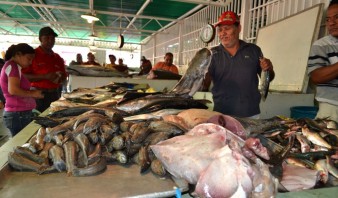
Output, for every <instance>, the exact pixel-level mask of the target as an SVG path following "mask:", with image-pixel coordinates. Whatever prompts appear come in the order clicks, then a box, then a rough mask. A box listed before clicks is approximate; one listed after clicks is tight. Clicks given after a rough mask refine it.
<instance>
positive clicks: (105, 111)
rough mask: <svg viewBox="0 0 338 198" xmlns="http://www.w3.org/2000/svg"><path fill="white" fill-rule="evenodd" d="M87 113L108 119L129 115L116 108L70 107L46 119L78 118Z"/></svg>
mask: <svg viewBox="0 0 338 198" xmlns="http://www.w3.org/2000/svg"><path fill="white" fill-rule="evenodd" d="M88 111H91V112H95V113H99V114H102V115H107V116H108V117H110V118H111V116H112V115H114V113H115V114H119V115H120V116H128V115H129V114H128V113H127V112H125V111H122V110H119V109H116V108H108V107H104V108H103V107H94V106H83V107H71V108H67V109H63V110H60V111H56V112H53V113H50V114H49V115H48V117H51V118H63V117H68V116H78V115H81V114H84V113H86V112H88Z"/></svg>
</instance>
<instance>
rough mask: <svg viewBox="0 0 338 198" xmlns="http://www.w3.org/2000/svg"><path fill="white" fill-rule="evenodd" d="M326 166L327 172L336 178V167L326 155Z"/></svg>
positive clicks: (337, 175)
mask: <svg viewBox="0 0 338 198" xmlns="http://www.w3.org/2000/svg"><path fill="white" fill-rule="evenodd" d="M326 166H327V170H328V171H329V173H331V175H333V176H334V177H335V178H337V179H338V169H337V168H336V167H335V166H334V164H333V162H332V160H331V159H330V157H329V156H326Z"/></svg>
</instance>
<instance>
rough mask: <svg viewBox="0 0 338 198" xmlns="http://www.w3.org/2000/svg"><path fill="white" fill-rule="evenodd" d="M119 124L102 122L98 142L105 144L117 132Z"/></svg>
mask: <svg viewBox="0 0 338 198" xmlns="http://www.w3.org/2000/svg"><path fill="white" fill-rule="evenodd" d="M119 129H120V128H119V126H118V125H117V124H115V123H111V124H110V125H108V124H103V125H101V127H100V132H101V133H100V143H101V144H102V145H105V144H106V143H107V142H109V141H110V140H111V139H113V137H114V136H115V135H116V134H117V133H118V132H119Z"/></svg>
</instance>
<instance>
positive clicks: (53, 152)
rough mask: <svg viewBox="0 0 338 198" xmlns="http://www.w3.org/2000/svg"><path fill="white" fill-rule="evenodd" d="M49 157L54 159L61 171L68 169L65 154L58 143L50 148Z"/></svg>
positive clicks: (55, 165)
mask: <svg viewBox="0 0 338 198" xmlns="http://www.w3.org/2000/svg"><path fill="white" fill-rule="evenodd" d="M49 159H51V160H52V162H53V166H54V167H55V169H56V170H58V171H59V172H63V171H65V170H66V163H65V161H64V159H65V154H64V152H63V148H62V147H60V146H58V145H54V146H52V148H50V150H49Z"/></svg>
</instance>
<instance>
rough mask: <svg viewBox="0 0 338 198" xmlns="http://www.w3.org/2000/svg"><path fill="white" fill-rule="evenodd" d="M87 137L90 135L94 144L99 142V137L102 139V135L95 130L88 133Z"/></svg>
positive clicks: (89, 137) (90, 139)
mask: <svg viewBox="0 0 338 198" xmlns="http://www.w3.org/2000/svg"><path fill="white" fill-rule="evenodd" d="M87 137H88V139H89V141H90V143H92V144H96V143H98V142H99V139H100V136H99V134H98V133H97V131H93V132H91V133H89V134H88V135H87Z"/></svg>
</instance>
